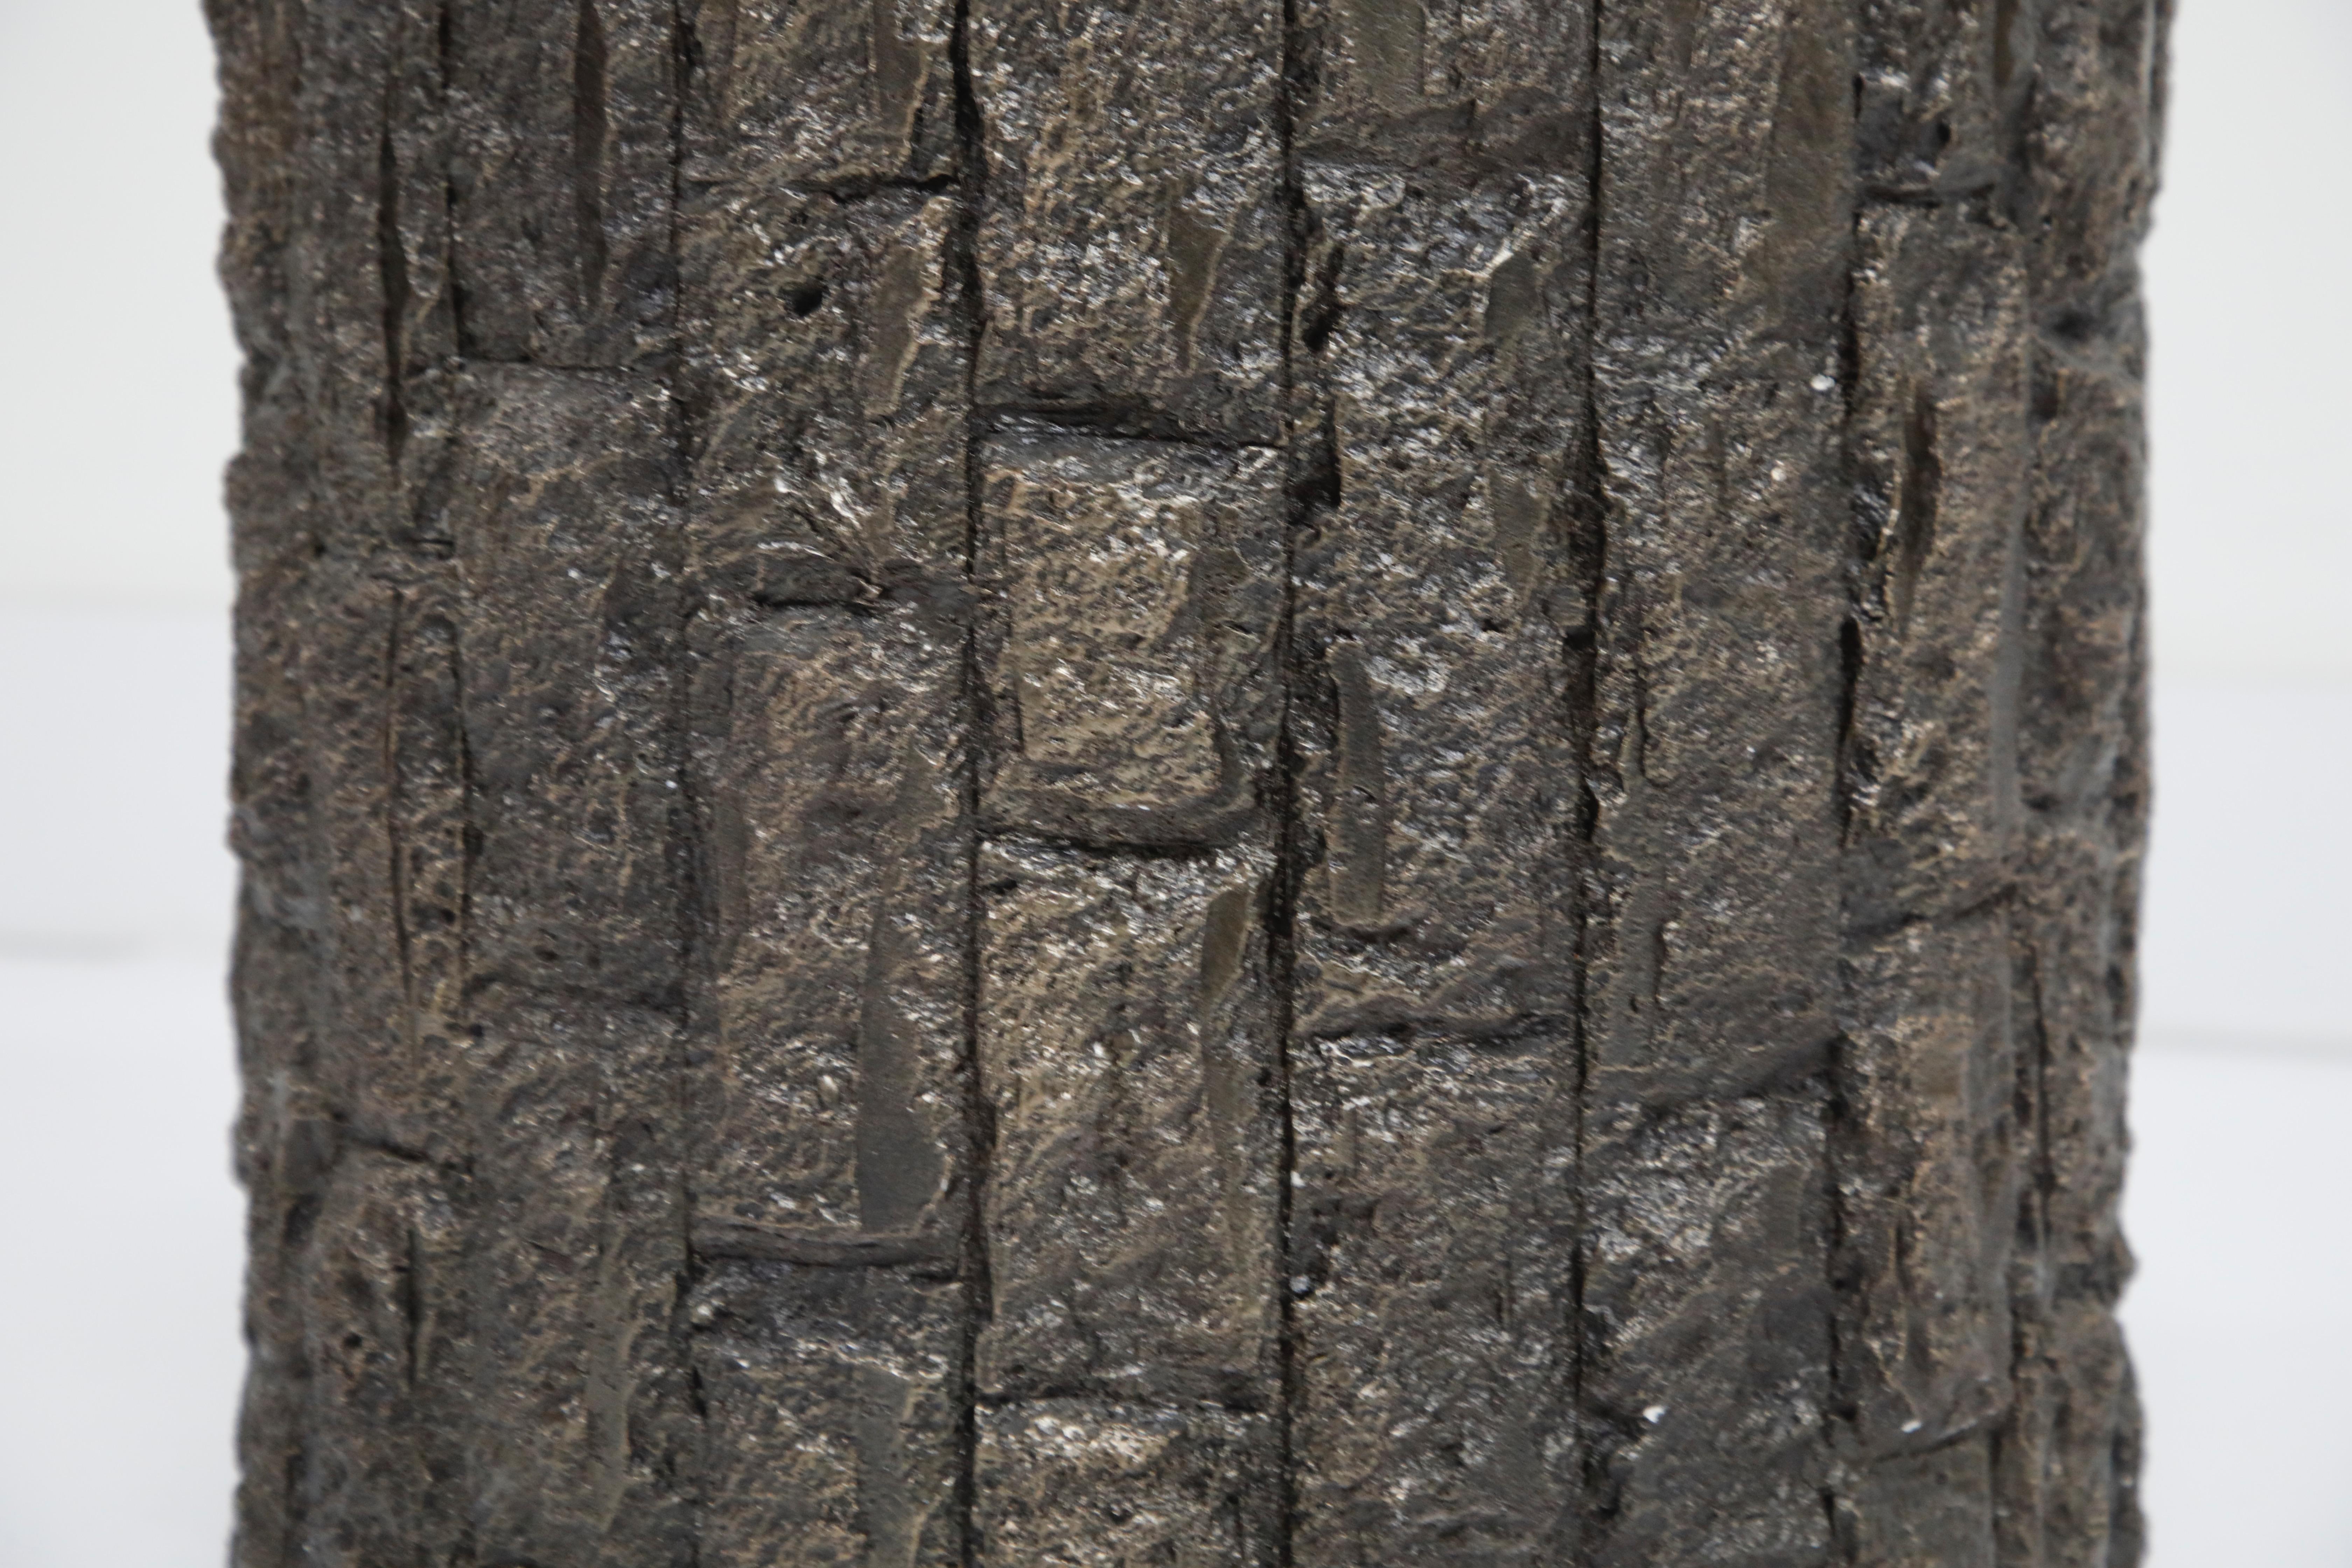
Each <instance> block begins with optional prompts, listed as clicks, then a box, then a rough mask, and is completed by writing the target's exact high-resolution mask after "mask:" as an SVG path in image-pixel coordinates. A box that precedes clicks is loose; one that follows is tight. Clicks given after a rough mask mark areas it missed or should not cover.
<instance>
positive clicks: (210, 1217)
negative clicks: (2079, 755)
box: [0, 0, 2352, 1568]
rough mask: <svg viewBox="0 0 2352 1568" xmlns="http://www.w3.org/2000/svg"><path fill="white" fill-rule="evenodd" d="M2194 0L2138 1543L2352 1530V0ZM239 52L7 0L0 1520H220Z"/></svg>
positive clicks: (232, 1337) (2163, 616) (192, 15)
mask: <svg viewBox="0 0 2352 1568" xmlns="http://www.w3.org/2000/svg"><path fill="white" fill-rule="evenodd" d="M2179 12H2180V15H2179V21H2178V25H2177V29H2176V33H2175V53H2174V61H2175V63H2174V84H2175V85H2174V102H2173V116H2172V127H2171V133H2170V140H2169V146H2168V171H2167V180H2166V190H2165V194H2164V196H2163V198H2162V201H2161V203H2160V205H2159V208H2158V231H2157V236H2156V238H2155V241H2154V242H2153V244H2152V245H2151V246H2150V247H2149V249H2148V253H2147V287H2148V298H2149V302H2150V308H2151V314H2152V320H2153V323H2154V331H2155V340H2156V350H2155V356H2154V371H2153V377H2152V395H2153V433H2154V440H2155V448H2156V457H2155V463H2154V470H2153V482H2154V497H2153V538H2152V544H2151V554H2152V565H2153V570H2154V628H2155V631H2154V638H2155V650H2156V659H2157V668H2158V687H2157V706H2156V722H2157V751H2158V808H2157V816H2156V830H2155V845H2154V850H2153V854H2152V858H2151V863H2150V871H2149V883H2148V906H2147V925H2146V936H2145V942H2144V946H2143V979H2144V983H2145V998H2144V1018H2143V1028H2142V1038H2143V1049H2142V1051H2141V1053H2140V1056H2139V1058H2138V1060H2137V1066H2136V1068H2135V1106H2134V1117H2133V1119H2134V1124H2135V1127H2136V1130H2137V1141H2138V1152H2137V1164H2136V1167H2135V1171H2134V1174H2133V1177H2132V1184H2131V1190H2130V1195H2129V1199H2128V1218H2129V1221H2130V1224H2131V1227H2132V1232H2133V1237H2134V1240H2135V1244H2136V1246H2137V1249H2138V1251H2139V1254H2140V1258H2141V1262H2142V1268H2141V1272H2140V1276H2139V1279H2138V1281H2137V1284H2135V1286H2134V1287H2133V1290H2132V1294H2131V1296H2130V1298H2129V1300H2128V1301H2127V1303H2126V1315H2127V1321H2128V1323H2129V1327H2130V1330H2131V1332H2132V1335H2133V1340H2134V1343H2135V1346H2136V1349H2137V1354H2138V1357H2139V1362H2140V1367H2141V1376H2142V1381H2143V1386H2144V1390H2145V1393H2146V1395H2147V1401H2148V1405H2149V1413H2150V1421H2151V1433H2150V1463H2149V1470H2148V1477H2147V1503H2148V1510H2149V1513H2150V1516H2151V1521H2152V1531H2153V1537H2152V1547H2153V1550H2152V1554H2151V1568H2211V1565H2216V1564H2234V1563H2260V1564H2263V1568H2346V1565H2347V1564H2352V1485H2347V1483H2346V1481H2345V1479H2344V1478H2345V1477H2346V1475H2347V1473H2352V1423H2347V1416H2352V1340H2347V1335H2346V1334H2345V1333H2344V1331H2343V1330H2342V1328H2341V1327H2340V1321H2341V1319H2342V1316H2343V1312H2344V1305H2343V1304H2344V1302H2345V1301H2346V1300H2347V1299H2352V1220H2347V1218H2346V1212H2347V1206H2352V1205H2347V1198H2352V1179H2347V1174H2346V1166H2345V1162H2344V1160H2343V1158H2342V1156H2341V1154H2340V1152H2339V1150H2340V1149H2341V1147H2342V1146H2343V1142H2344V1139H2343V1135H2342V1134H2341V1133H2340V1132H2339V1131H2338V1127H2339V1125H2340V1123H2341V1122H2343V1121H2344V1120H2345V1119H2346V1118H2347V1114H2352V1018H2347V1014H2346V1008H2345V1002H2344V996H2345V994H2346V986H2345V981H2346V979H2347V976H2348V975H2352V961H2347V950H2352V899H2347V879H2352V808H2347V805H2346V804H2345V800H2346V795H2347V781H2352V504H2347V500H2346V496H2347V483H2346V480H2345V478H2344V470H2345V468H2346V462H2345V458H2344V455H2343V454H2344V453H2345V452H2346V450H2347V447H2352V442H2348V441H2347V430H2346V427H2347V425H2352V284H2347V276H2352V274H2347V265H2352V174H2347V165H2346V163H2345V162H2344V160H2343V154H2342V153H2341V151H2340V149H2341V148H2342V147H2344V146H2345V145H2347V143H2352V5H2347V3H2346V0H2179ZM212 97H213V89H212V79H211V68H210V58H209V50H208V46H207V44H206V42H205V37H204V33H203V28H202V24H201V20H200V16H199V7H198V4H197V0H0V222H5V226H6V229H5V233H6V239H7V243H5V245H0V301H4V302H5V309H0V988H5V989H0V1259H5V1265H0V1266H5V1268H7V1270H8V1271H9V1278H10V1279H11V1282H12V1284H13V1285H14V1287H15V1288H14V1289H6V1290H0V1564H6V1565H7V1568H196V1565H199V1564H213V1563H218V1562H219V1561H220V1557H221V1550H222V1542H223V1539H224V1535H225V1532H226V1526H227V1500H228V1488H229V1486H230V1484H231V1479H232V1467H231V1462H230V1454H229V1438H230V1423H231V1419H232V1413H233V1409H234V1403H235V1393H236V1381H237V1378H238V1376H239V1374H240V1358H241V1353H242V1352H241V1349H240V1347H239V1345H238V1343H237V1340H236V1285H237V1274H238V1268H239V1262H238V1248H239V1247H240V1245H241V1237H240V1233H239V1227H240V1217H239V1215H240V1205H239V1201H238V1198H237V1194H236V1191H235V1189H234V1188H233V1186H232V1185H231V1184H230V1183H229V1181H228V1178H227V1173H226V1166H227V1161H226V1127H227V1124H228V1121H229V1118H230V1115H231V1113H232V1109H233V1106H234V1102H235V1088H234V1081H233V1077H234V1075H233V1064H232V1061H231V1057H230V1047H229V1041H228V1034H227V1028H226V1018H225V1016H224V1012H223V1004H222V982H221V979H220V973H221V968H222V959H223V954H224V950H225V945H226V917H227V914H228V908H229V900H230V896H231V893H230V889H231V879H230V870H229V866H228V859H227V857H226V853H225V852H223V851H222V850H221V848H220V847H219V843H220V822H221V816H222V807H221V804H220V803H221V791H222V785H223V781H224V776H225V773H226V759H225V754H224V748H225V744H226V699H227V683H228V664H227V648H226V606H227V604H228V597H229V591H230V584H229V576H228V572H227V568H226V553H225V548H224V542H223V524H222V521H221V518H220V513H219V507H218V504H217V499H216V498H217V495H218V490H219V479H218V470H219V467H220V464H221V462H222V460H223V459H224V458H225V457H226V454H227V452H228V449H229V447H230V445H231V443H232V441H233V439H234V431H235V398H234V385H235V375H236V362H235V354H234V350H233V347H232V345H231V342H230V340H229V335H228V331H227V326H226V320H225V316H224V312H223V310H222V308H221V305H220V302H219V296H218V291H217V289H216V286H215V281H214V278H213V273H212V252H213V247H214V245H215V237H216V230H217V226H218V222H219V216H218V194H217V184H216V181H215V176H214V174H213V172H212V167H211V163H210V155H209V148H208V142H207V138H208V132H209V126H210V121H211V115H212ZM60 1282H61V1283H60Z"/></svg>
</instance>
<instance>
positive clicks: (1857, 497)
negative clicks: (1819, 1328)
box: [1821, 82, 1948, 1563]
mask: <svg viewBox="0 0 2352 1568" xmlns="http://www.w3.org/2000/svg"><path fill="white" fill-rule="evenodd" d="M1853 109H1854V112H1855V114H1856V116H1857V119H1856V121H1855V124H1854V132H1855V134H1854V137H1853V144H1854V145H1855V146H1856V148H1857V150H1858V149H1859V147H1860V144H1861V140H1862V136H1861V132H1862V127H1861V123H1860V121H1859V114H1860V102H1859V84H1858V82H1857V92H1856V100H1855V102H1854V105H1853ZM1947 140H1948V134H1947ZM1869 202H1870V195H1869V193H1868V192H1867V190H1862V191H1858V192H1856V193H1855V200H1854V206H1853V216H1852V217H1851V218H1850V219H1849V221H1848V222H1847V224H1846V227H1845V235H1844V239H1845V256H1844V266H1843V268H1842V276H1841V278H1840V280H1839V298H1838V324H1837V325H1838V336H1837V353H1838V371H1837V378H1838V387H1837V392H1838V404H1837V416H1838V453H1839V461H1840V463H1841V465H1842V467H1843V491H1844V493H1845V495H1846V496H1847V497H1848V498H1850V503H1851V505H1852V506H1853V513H1852V514H1851V516H1850V518H1849V520H1848V524H1847V527H1846V528H1845V530H1844V531H1843V538H1844V542H1845V549H1844V553H1845V560H1844V563H1843V579H1844V581H1843V590H1844V593H1845V596H1846V607H1845V614H1844V616H1843V617H1842V618H1841V619H1840V621H1839V624H1838V645H1837V676H1838V685H1837V709H1836V723H1837V731H1836V736H1835V750H1834V752H1832V758H1831V773H1830V780H1829V783H1830V790H1831V795H1832V800H1833V803H1834V809H1835V811H1836V816H1837V825H1838V840H1839V844H1840V846H1841V847H1844V848H1848V849H1850V848H1852V847H1853V844H1854V843H1855V840H1856V837H1857V834H1858V831H1859V825H1858V824H1857V822H1856V817H1857V816H1858V815H1859V808H1860V807H1861V805H1862V804H1863V803H1864V801H1865V800H1867V799H1868V798H1869V794H1870V789H1871V783H1872V781H1871V780H1870V778H1869V777H1868V775H1869V773H1873V772H1874V763H1872V762H1871V761H1870V760H1869V758H1868V757H1867V756H1866V752H1868V750H1869V748H1868V745H1867V742H1866V741H1865V739H1864V735H1863V733H1862V725H1863V702H1864V691H1863V687H1864V680H1865V679H1867V677H1868V675H1869V657H1868V656H1869V645H1868V643H1867V641H1866V639H1865V637H1864V625H1865V621H1866V607H1867V606H1866V603H1865V601H1866V598H1867V595H1868V588H1867V585H1866V584H1867V582H1868V573H1869V570H1870V567H1871V564H1872V563H1873V562H1874V559H1875V557H1876V555H1877V554H1878V552H1879V551H1880V548H1881V544H1880V539H1879V530H1878V528H1876V527H1875V526H1873V524H1874V522H1875V521H1876V519H1877V511H1876V506H1875V502H1874V498H1873V497H1872V496H1871V495H1870V493H1869V492H1870V487H1869V486H1868V485H1867V484H1865V483H1864V477H1865V475H1864V452H1863V447H1862V440H1861V436H1860V429H1861V414H1862V405H1863V389H1862V374H1863V344H1862V334H1863V321H1862V300H1861V285H1862V267H1863V256H1864V235H1863V225H1864V221H1865V219H1866V216H1867V213H1868V207H1869ZM1849 864H1851V861H1849ZM1856 892H1857V889H1856V888H1855V887H1854V886H1853V881H1852V879H1851V878H1850V877H1849V878H1848V879H1845V885H1844V886H1843V887H1842V888H1841V889H1840V900H1839V902H1840V911H1839V926H1840V931H1839V934H1838V942H1837V952H1836V953H1835V955H1834V960H1835V963H1836V970H1835V972H1834V973H1833V974H1832V976H1831V977H1830V980H1831V984H1832V985H1833V986H1834V987H1835V989H1836V992H1837V994H1838V999H1839V1005H1838V1012H1839V1013H1840V1014H1841V1015H1846V1014H1850V1013H1851V996H1850V986H1851V966H1850V954H1851V952H1852V951H1853V948H1852V944H1853V936H1852V933H1851V931H1849V930H1848V929H1847V928H1848V927H1850V926H1851V925H1852V924H1853V904H1854V901H1855V897H1856ZM1841 1022H1842V1026H1841V1027H1840V1029H1839V1031H1838V1033H1837V1034H1836V1035H1835V1036H1833V1037H1832V1038H1831V1040H1830V1042H1829V1045H1828V1048H1827V1050H1826V1052H1825V1053H1824V1054H1825V1056H1826V1058H1827V1062H1826V1065H1825V1067H1824V1068H1823V1069H1822V1205H1823V1219H1824V1223H1825V1225H1826V1226H1827V1235H1826V1237H1824V1244H1825V1245H1824V1258H1823V1273H1824V1279H1823V1281H1822V1283H1823V1285H1824V1286H1825V1288H1826V1290H1827V1300H1828V1310H1827V1314H1826V1316H1827V1323H1826V1344H1827V1366H1826V1368H1825V1369H1824V1375H1825V1377H1826V1380H1827V1384H1828V1389H1829V1398H1828V1401H1827V1404H1826V1405H1825V1406H1824V1408H1823V1410H1822V1433H1821V1440H1822V1448H1823V1450H1824V1452H1825V1455H1826V1457H1827V1458H1828V1459H1829V1461H1830V1469H1829V1471H1828V1479H1827V1480H1826V1482H1825V1484H1824V1486H1823V1489H1822V1506H1823V1508H1824V1509H1825V1510H1826V1511H1827V1515H1828V1529H1829V1535H1828V1542H1829V1549H1830V1551H1831V1552H1832V1554H1833V1555H1834V1557H1835V1558H1836V1559H1837V1560H1838V1561H1841V1562H1843V1563H1858V1562H1859V1561H1860V1550H1861V1543H1860V1542H1859V1541H1858V1540H1857V1539H1856V1537H1855V1534H1854V1531H1853V1529H1852V1528H1851V1519H1852V1507H1853V1504H1852V1499H1851V1497H1850V1496H1849V1495H1848V1494H1849V1493H1850V1491H1851V1489H1852V1487H1853V1478H1852V1477H1851V1476H1850V1475H1848V1474H1846V1473H1845V1471H1844V1468H1843V1466H1842V1465H1841V1464H1840V1463H1839V1460H1838V1456H1839V1455H1840V1453H1841V1452H1842V1451H1843V1450H1846V1449H1849V1448H1850V1447H1852V1441H1851V1440H1852V1438H1853V1434H1854V1432H1855V1431H1856V1427H1857V1421H1858V1416H1859V1407H1858V1400H1859V1398H1860V1394H1859V1392H1858V1390H1857V1389H1856V1387H1855V1379H1856V1377H1857V1375H1858V1373H1857V1371H1856V1369H1855V1368H1854V1367H1853V1363H1852V1349H1853V1347H1852V1346H1851V1345H1850V1344H1849V1331H1850V1328H1851V1326H1852V1325H1853V1324H1854V1323H1855V1322H1856V1321H1858V1320H1859V1316H1860V1308H1859V1304H1858V1300H1857V1296H1858V1292H1859V1290H1860V1289H1861V1279H1862V1259H1861V1258H1858V1257H1857V1256H1856V1253H1855V1243H1854V1239H1853V1216H1852V1215H1850V1214H1849V1213H1848V1212H1847V1209H1846V1205H1845V1177H1846V1175H1847V1173H1849V1172H1851V1171H1853V1170H1855V1169H1858V1168H1860V1166H1861V1165H1862V1164H1863V1163H1864V1149H1863V1147H1862V1143H1863V1141H1864V1136H1865V1132H1864V1125H1863V1121H1862V1108H1861V1106H1860V1104H1859V1099H1860V1096H1861V1094H1862V1093H1863V1091H1864V1087H1865V1086H1864V1080H1863V1079H1862V1078H1861V1076H1860V1074H1859V1073H1858V1072H1857V1070H1856V1065H1855V1056H1856V1047H1855V1045H1854V1042H1853V1038H1852V1037H1851V1036H1850V1035H1848V1034H1847V1033H1846V1031H1845V1028H1844V1027H1843V1020H1842V1021H1841Z"/></svg>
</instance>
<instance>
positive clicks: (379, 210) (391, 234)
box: [375, 85, 409, 495]
mask: <svg viewBox="0 0 2352 1568" xmlns="http://www.w3.org/2000/svg"><path fill="white" fill-rule="evenodd" d="M375 245H376V272H377V278H378V281H379V285H380V287H381V289H382V292H383V447H384V458H385V462H386V465H387V466H388V468H390V470H391V475H392V488H393V491H394V494H395V495H397V494H398V493H399V490H400V488H401V458H402V455H403V454H404V452H405V451H406V449H407V447H408V401H407V397H406V394H405V391H404V383H405V382H406V380H407V350H406V342H405V339H406V329H407V321H408V305H409V289H408V253H407V250H406V249H405V247H404V245H403V243H402V240H401V235H400V160H399V157H398V155H397V153H396V151H395V150H394V146H393V140H392V89H391V88H390V86H389V85H387V86H386V88H385V89H384V106H383V129H382V131H381V132H380V133H379V134H378V136H377V140H376V192H375Z"/></svg>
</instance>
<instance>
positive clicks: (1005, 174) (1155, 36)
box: [971, 0, 1285, 441]
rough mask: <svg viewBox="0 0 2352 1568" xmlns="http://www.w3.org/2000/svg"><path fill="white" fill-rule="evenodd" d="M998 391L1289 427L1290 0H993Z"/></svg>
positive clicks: (1122, 414) (989, 388)
mask: <svg viewBox="0 0 2352 1568" xmlns="http://www.w3.org/2000/svg"><path fill="white" fill-rule="evenodd" d="M1281 54H1282V10H1281V7H1280V6H1279V5H1273V4H1270V3H1269V0H1239V3H1236V4H1234V5H1218V6H1213V7H1209V8H1205V9H1196V10H1190V11H1177V10H1170V9H1166V8H1163V7H1158V6H1128V5H1114V4H1110V3H1108V0H1079V3H1077V4H1049V3H1047V0H978V3H977V4H975V5H973V6H972V7H971V72H972V89H973V92H974V95H975V96H976V98H977V99H978V101H979V109H980V114H981V120H982V141H983V144H984V145H985V147H986V148H987V155H988V178H987V183H986V196H985V201H984V205H983V207H982V214H981V221H980V230H979V234H978V237H977V246H978V261H979V266H980V278H981V287H982V293H983V295H984V298H985V306H986V310H987V324H986V328H985V331H984V334H983V336H982V343H981V357H980V398H981V401H982V403H983V404H991V405H1001V406H1010V407H1019V408H1024V409H1029V410H1033V411H1043V410H1054V411H1061V412H1067V413H1076V414H1084V415H1087V416H1096V417H1103V418H1108V419H1109V420H1111V421H1112V422H1114V423H1116V424H1118V425H1120V426H1126V427H1131V428H1144V429H1155V430H1156V429H1160V428H1163V427H1173V428H1177V429H1183V430H1208V431H1214V432H1218V433H1221V434H1223V435H1224V436H1228V437H1240V438H1242V439H1245V440H1255V441H1266V440H1271V439H1273V438H1274V436H1275V434H1276V426H1277V422H1278V412H1279V411H1278V406H1277V405H1278V395H1279V394H1278V389H1279V384H1280V380H1279V368H1280V343H1281V341H1282V331H1281V322H1282V310H1283V306H1282V291H1283V252H1284V225H1285V214H1284V200H1283V175H1282V149H1281V144H1280V139H1279V138H1280V131H1279V126H1278V123H1277V114H1276V101H1277V78H1278V75H1279V72H1280V68H1281Z"/></svg>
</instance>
